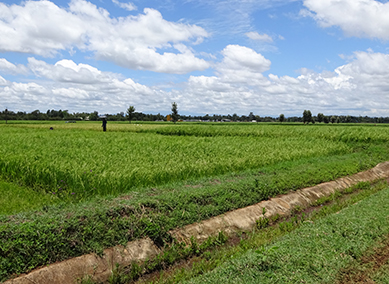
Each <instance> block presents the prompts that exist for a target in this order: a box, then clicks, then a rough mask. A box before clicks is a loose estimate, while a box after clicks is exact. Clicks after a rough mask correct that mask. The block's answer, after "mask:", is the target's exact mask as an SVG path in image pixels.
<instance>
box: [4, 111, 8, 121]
mask: <svg viewBox="0 0 389 284" xmlns="http://www.w3.org/2000/svg"><path fill="white" fill-rule="evenodd" d="M4 117H5V124H7V123H8V121H7V120H8V109H5V111H4Z"/></svg>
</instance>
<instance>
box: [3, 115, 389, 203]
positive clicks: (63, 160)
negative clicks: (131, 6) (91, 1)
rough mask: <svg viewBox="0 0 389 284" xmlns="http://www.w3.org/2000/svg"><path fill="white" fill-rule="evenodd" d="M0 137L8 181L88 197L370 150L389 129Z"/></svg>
mask: <svg viewBox="0 0 389 284" xmlns="http://www.w3.org/2000/svg"><path fill="white" fill-rule="evenodd" d="M50 127H52V128H53V130H50ZM0 136H1V138H2V143H1V144H0V177H1V178H2V179H3V180H5V181H10V182H13V183H17V184H19V185H21V186H24V187H28V188H32V189H33V190H34V192H39V194H42V192H44V193H46V194H51V195H52V198H57V197H59V198H62V199H66V200H82V199H85V198H89V197H91V196H96V195H98V196H105V195H118V194H121V193H127V192H131V191H134V190H135V189H136V190H137V191H139V190H140V191H141V190H142V188H143V189H144V188H147V187H154V186H160V185H166V184H170V183H176V182H182V181H195V180H198V179H201V178H206V177H217V176H219V175H224V174H231V173H240V172H244V171H247V170H255V169H260V168H262V167H265V166H269V165H276V164H278V163H281V162H288V161H299V160H301V159H305V158H312V157H326V156H334V155H344V154H350V153H353V152H357V151H364V149H365V148H366V147H368V145H372V144H374V145H376V144H383V143H386V142H387V141H388V140H389V127H385V126H380V127H377V126H339V125H336V126H334V125H317V126H313V125H309V126H308V125H296V124H289V125H288V124H283V125H275V124H241V123H238V124H233V123H231V124H221V123H219V124H177V125H171V124H166V123H154V124H150V123H149V124H139V123H133V124H128V123H123V122H121V123H120V122H119V123H109V124H108V132H106V133H104V132H102V131H101V125H100V123H99V122H81V123H80V122H78V123H64V122H41V123H37V122H34V123H31V122H27V123H22V122H17V123H10V124H7V125H6V124H0ZM45 199H46V200H47V197H45Z"/></svg>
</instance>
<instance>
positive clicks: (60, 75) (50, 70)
mask: <svg viewBox="0 0 389 284" xmlns="http://www.w3.org/2000/svg"><path fill="white" fill-rule="evenodd" d="M28 67H29V69H30V70H31V71H32V72H33V73H34V74H35V75H36V76H38V77H44V78H46V79H50V80H52V81H55V82H68V83H77V84H97V83H108V82H110V81H112V79H113V78H115V76H114V75H113V74H111V73H108V72H101V71H100V70H98V69H97V68H95V67H92V66H90V65H87V64H82V63H80V64H76V63H74V62H73V61H72V60H66V59H64V60H60V61H58V62H57V63H55V65H51V64H48V63H46V62H44V61H42V60H37V59H35V58H33V57H31V58H28Z"/></svg>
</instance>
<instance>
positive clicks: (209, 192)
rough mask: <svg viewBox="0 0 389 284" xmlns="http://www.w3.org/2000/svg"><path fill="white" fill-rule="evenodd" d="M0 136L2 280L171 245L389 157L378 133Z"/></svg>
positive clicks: (348, 129)
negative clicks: (175, 232)
mask: <svg viewBox="0 0 389 284" xmlns="http://www.w3.org/2000/svg"><path fill="white" fill-rule="evenodd" d="M50 127H53V128H54V130H49V128H50ZM0 136H1V137H2V144H1V145H0V178H1V182H0V193H1V192H2V193H3V194H2V195H1V197H0V205H1V204H4V205H6V206H0V281H1V280H3V279H6V278H7V277H9V276H10V275H12V274H14V273H22V272H26V271H29V270H31V269H33V268H35V267H38V266H41V265H46V264H49V263H52V262H55V261H60V260H63V259H67V258H69V257H74V256H78V255H82V254H85V253H89V252H101V251H102V250H103V249H104V248H106V247H110V246H114V245H116V244H124V243H126V242H127V241H130V240H134V239H137V238H142V237H145V236H149V237H150V238H152V239H153V240H154V241H156V242H157V243H160V244H163V243H164V242H168V241H169V240H168V239H166V237H167V236H166V232H167V231H168V230H170V229H173V228H175V227H178V226H183V225H186V224H190V223H193V222H196V221H200V220H204V219H206V218H209V217H211V216H215V215H219V214H222V213H224V212H226V211H229V210H233V209H236V208H240V207H244V206H248V205H251V204H254V203H257V202H259V201H261V200H264V199H267V198H269V197H271V196H275V195H277V194H281V193H286V192H288V191H290V190H296V189H298V188H302V187H306V186H312V185H314V184H318V183H320V182H324V181H329V180H333V179H335V178H337V177H341V176H346V175H348V174H353V173H356V172H359V171H362V170H366V169H368V168H371V167H373V166H375V165H376V164H377V163H379V162H382V161H385V160H389V151H388V150H389V145H388V143H387V142H388V140H389V127H386V126H381V125H377V126H374V125H358V126H356V125H347V126H344V125H301V124H300V125H296V124H290V125H289V124H283V125H276V124H241V123H236V124H233V123H231V124H177V125H171V124H166V123H156V124H140V123H133V124H131V125H130V124H128V123H117V124H114V123H109V124H108V131H107V132H106V133H103V132H102V131H101V126H100V123H98V122H83V123H79V122H77V123H75V124H70V123H69V124H65V123H64V122H54V123H53V122H44V123H36V122H34V123H21V122H18V123H9V124H7V125H6V124H0ZM96 204H98V206H96ZM11 214H12V215H11ZM123 216H125V217H126V218H121V217H123ZM42 238H44V239H45V242H42V241H41V240H42Z"/></svg>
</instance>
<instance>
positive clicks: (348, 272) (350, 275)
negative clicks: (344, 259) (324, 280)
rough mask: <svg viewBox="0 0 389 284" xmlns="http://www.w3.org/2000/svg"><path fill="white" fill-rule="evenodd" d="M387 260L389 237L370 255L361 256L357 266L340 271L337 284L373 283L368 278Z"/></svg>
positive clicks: (388, 256)
mask: <svg viewBox="0 0 389 284" xmlns="http://www.w3.org/2000/svg"><path fill="white" fill-rule="evenodd" d="M388 260H389V236H387V237H386V239H385V240H383V241H382V242H381V243H380V245H379V246H377V247H375V248H374V249H373V250H372V252H371V253H368V254H367V255H365V256H363V257H362V258H361V259H360V260H359V263H358V265H357V266H355V265H354V266H352V267H349V268H345V269H343V270H341V272H340V274H339V276H340V280H338V281H337V282H336V283H337V284H346V283H375V282H374V281H373V280H372V279H370V276H371V275H373V274H374V273H375V272H376V271H377V270H379V269H380V268H381V266H383V265H385V264H387V263H388Z"/></svg>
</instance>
